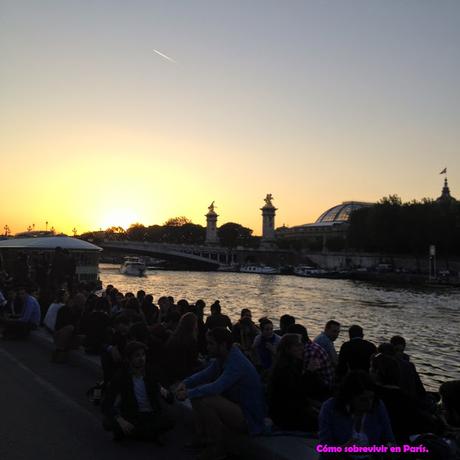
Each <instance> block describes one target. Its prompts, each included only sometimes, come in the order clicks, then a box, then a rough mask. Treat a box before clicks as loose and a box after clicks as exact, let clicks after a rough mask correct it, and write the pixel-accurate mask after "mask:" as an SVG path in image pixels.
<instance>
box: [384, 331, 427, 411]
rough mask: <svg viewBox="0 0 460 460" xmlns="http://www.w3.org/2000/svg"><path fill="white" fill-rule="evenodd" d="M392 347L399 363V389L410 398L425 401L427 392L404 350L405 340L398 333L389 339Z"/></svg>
mask: <svg viewBox="0 0 460 460" xmlns="http://www.w3.org/2000/svg"><path fill="white" fill-rule="evenodd" d="M390 343H391V345H393V348H394V357H395V359H396V361H397V362H398V365H399V373H400V380H399V381H400V386H401V390H403V391H404V392H406V393H407V394H408V395H410V396H411V397H412V398H415V399H417V400H419V401H425V402H427V392H426V390H425V386H424V385H423V382H422V380H421V379H420V376H419V375H418V372H417V369H416V368H415V365H414V364H413V363H412V362H411V361H410V357H409V355H408V354H406V353H405V352H404V351H405V349H406V340H405V339H404V337H401V336H400V335H395V336H393V337H392V338H391V340H390Z"/></svg>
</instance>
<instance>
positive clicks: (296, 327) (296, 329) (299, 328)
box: [287, 323, 310, 346]
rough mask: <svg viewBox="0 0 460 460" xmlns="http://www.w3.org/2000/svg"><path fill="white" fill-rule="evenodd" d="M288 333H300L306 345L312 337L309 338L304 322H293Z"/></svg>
mask: <svg viewBox="0 0 460 460" xmlns="http://www.w3.org/2000/svg"><path fill="white" fill-rule="evenodd" d="M287 333H288V334H298V335H300V338H301V340H302V344H303V346H305V345H306V344H307V343H308V342H309V341H310V339H309V338H308V332H307V328H306V327H305V326H303V325H302V324H298V323H294V324H291V325H290V326H289V327H288V330H287Z"/></svg>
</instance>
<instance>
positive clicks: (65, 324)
mask: <svg viewBox="0 0 460 460" xmlns="http://www.w3.org/2000/svg"><path fill="white" fill-rule="evenodd" d="M85 302H86V298H85V296H84V294H82V293H77V294H76V295H74V296H73V297H72V298H71V299H69V300H68V301H67V303H66V304H65V305H63V306H62V307H61V308H60V309H59V311H58V313H57V316H56V324H55V328H54V344H55V345H56V350H55V351H54V353H53V355H52V360H53V361H54V362H56V363H64V362H66V361H67V354H68V352H69V350H70V349H72V348H78V347H79V346H80V344H81V343H82V342H83V337H82V336H81V335H79V332H80V320H81V317H82V315H83V309H84V306H85Z"/></svg>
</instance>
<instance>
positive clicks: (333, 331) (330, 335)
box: [314, 319, 340, 368]
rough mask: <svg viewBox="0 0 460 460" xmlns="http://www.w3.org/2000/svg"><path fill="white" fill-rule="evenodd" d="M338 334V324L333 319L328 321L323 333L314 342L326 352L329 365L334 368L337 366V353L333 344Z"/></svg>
mask: <svg viewBox="0 0 460 460" xmlns="http://www.w3.org/2000/svg"><path fill="white" fill-rule="evenodd" d="M339 334H340V323H338V322H337V321H334V320H333V319H331V320H329V321H328V322H327V323H326V326H325V327H324V331H323V332H321V334H319V335H318V336H317V337H316V338H315V340H314V342H315V343H317V344H318V345H320V346H321V347H323V349H324V350H326V352H327V354H328V355H329V358H330V359H331V363H332V365H333V366H334V368H335V367H336V366H337V362H338V358H337V351H336V350H335V347H334V342H335V340H336V339H337V337H338V336H339Z"/></svg>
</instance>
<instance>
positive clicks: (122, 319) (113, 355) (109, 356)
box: [101, 314, 131, 384]
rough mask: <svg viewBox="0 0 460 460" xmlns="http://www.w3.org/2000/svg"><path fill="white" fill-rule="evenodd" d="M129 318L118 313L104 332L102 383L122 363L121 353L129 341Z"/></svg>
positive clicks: (106, 380) (110, 377)
mask: <svg viewBox="0 0 460 460" xmlns="http://www.w3.org/2000/svg"><path fill="white" fill-rule="evenodd" d="M130 327H131V321H130V318H129V317H128V316H126V315H124V314H119V315H118V316H116V317H115V318H114V319H113V326H112V327H111V328H109V329H108V330H107V332H106V337H105V340H104V345H103V346H102V353H101V367H102V372H103V378H104V383H105V384H107V383H108V382H109V381H110V380H111V379H112V377H113V376H114V374H115V373H116V372H117V370H118V369H120V367H121V366H122V364H123V353H124V350H125V348H126V345H127V344H128V341H129V329H130Z"/></svg>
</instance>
